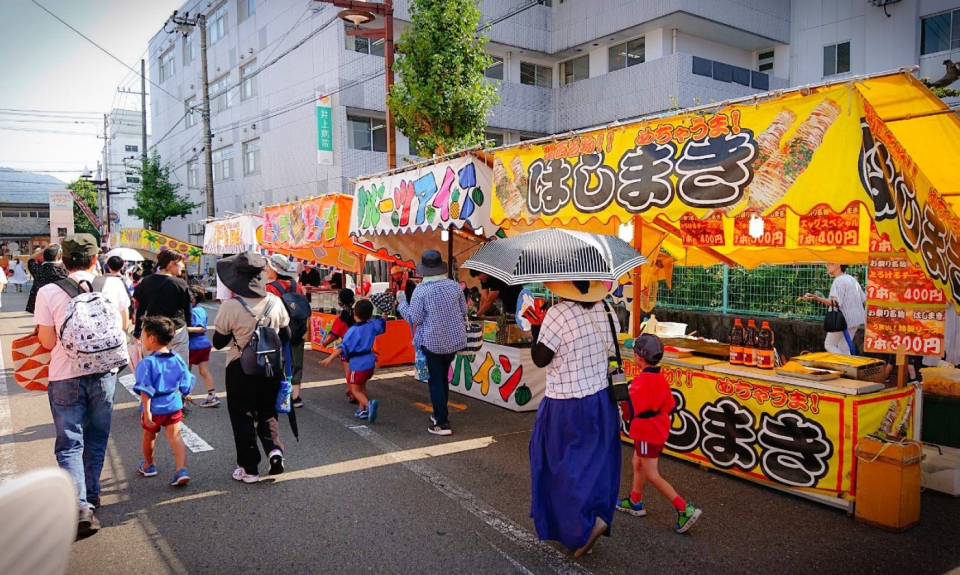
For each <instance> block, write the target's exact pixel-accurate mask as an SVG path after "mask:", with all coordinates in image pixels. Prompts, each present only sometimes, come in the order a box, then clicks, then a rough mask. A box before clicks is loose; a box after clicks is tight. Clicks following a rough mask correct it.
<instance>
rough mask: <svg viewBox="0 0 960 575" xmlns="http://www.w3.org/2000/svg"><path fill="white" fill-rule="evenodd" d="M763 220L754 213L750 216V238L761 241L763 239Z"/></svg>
mask: <svg viewBox="0 0 960 575" xmlns="http://www.w3.org/2000/svg"><path fill="white" fill-rule="evenodd" d="M763 225H764V224H763V218H761V217H760V216H758V215H757V214H756V213H754V214H753V215H752V216H750V228H749V233H750V237H751V238H753V239H755V240H756V239H759V238H762V237H763Z"/></svg>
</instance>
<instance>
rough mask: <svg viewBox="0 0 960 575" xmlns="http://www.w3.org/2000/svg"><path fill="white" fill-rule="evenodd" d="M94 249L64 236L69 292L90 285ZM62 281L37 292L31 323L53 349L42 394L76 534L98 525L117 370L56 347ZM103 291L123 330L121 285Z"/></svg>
mask: <svg viewBox="0 0 960 575" xmlns="http://www.w3.org/2000/svg"><path fill="white" fill-rule="evenodd" d="M98 252H99V250H98V248H97V240H96V239H95V238H94V237H93V236H92V235H90V234H74V235H70V236H67V237H66V238H65V239H64V240H63V264H64V267H65V268H66V271H67V273H68V274H69V275H68V279H69V281H70V282H71V283H72V284H73V285H74V286H75V287H74V290H77V289H78V286H80V285H87V283H88V282H89V284H91V285H92V283H93V280H94V275H93V270H94V269H95V268H96V266H97V253H98ZM62 281H63V280H61V281H60V282H57V283H51V284H47V285H45V286H43V287H42V288H40V291H38V292H37V301H36V310H35V311H34V314H33V321H34V323H35V324H36V325H37V326H38V328H39V330H38V336H39V338H40V343H41V345H43V347H45V348H47V349H49V350H52V351H51V352H50V385H49V387H48V388H47V395H48V397H49V400H50V411H51V412H52V414H53V425H54V427H55V428H56V431H57V438H56V443H55V444H54V453H55V454H56V456H57V463H59V464H60V467H61V468H63V469H64V470H65V471H66V472H67V473H69V474H70V476H71V477H72V478H73V483H74V486H75V487H76V489H77V497H78V507H79V511H80V513H79V522H78V524H77V533H78V534H83V535H86V534H90V533H94V532H96V531H97V530H99V529H100V521H99V520H98V519H97V517H96V516H95V515H94V509H95V508H97V507H100V472H101V471H102V470H103V460H104V456H105V455H106V451H107V440H108V439H109V437H110V423H111V420H112V418H113V394H114V391H115V390H116V385H117V370H116V369H114V370H113V371H109V372H107V373H94V374H90V373H86V370H84V369H83V368H82V366H81V365H79V362H77V361H75V360H71V359H70V357H68V356H67V354H66V352H65V351H64V349H63V347H62V346H61V345H60V339H59V337H58V335H57V334H59V333H60V330H61V328H62V327H63V323H64V320H65V317H66V313H67V307H68V306H69V305H70V301H71V300H72V299H73V297H72V295H71V294H70V293H68V291H67V287H69V286H67V287H64V286H63V285H61V284H62ZM81 291H82V290H81ZM121 292H122V293H121ZM102 293H103V295H104V296H105V297H106V300H107V302H108V303H109V304H110V305H113V306H116V309H117V311H118V312H119V314H118V317H119V318H120V322H122V325H121V326H113V327H119V328H121V329H123V330H126V329H127V326H128V325H129V323H130V315H129V313H128V309H127V308H128V305H129V299H128V296H127V294H126V290H125V289H124V287H123V284H121V283H120V282H115V283H113V282H111V283H110V285H104V286H103V288H102Z"/></svg>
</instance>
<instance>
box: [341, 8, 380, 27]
mask: <svg viewBox="0 0 960 575" xmlns="http://www.w3.org/2000/svg"><path fill="white" fill-rule="evenodd" d="M337 16H339V17H340V19H341V20H343V21H345V22H350V23H351V24H353V25H354V26H356V27H357V28H359V27H360V26H361V25H362V24H366V23H367V22H372V21H373V19H374V18H376V16H374V15H373V14H372V13H370V12H366V11H364V10H343V11H341V12H340V13H339V14H337Z"/></svg>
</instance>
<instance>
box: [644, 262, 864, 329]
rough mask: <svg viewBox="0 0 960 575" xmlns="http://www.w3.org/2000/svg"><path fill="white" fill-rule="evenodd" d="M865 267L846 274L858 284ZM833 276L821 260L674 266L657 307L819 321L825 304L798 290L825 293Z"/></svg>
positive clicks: (659, 296)
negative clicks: (747, 265)
mask: <svg viewBox="0 0 960 575" xmlns="http://www.w3.org/2000/svg"><path fill="white" fill-rule="evenodd" d="M866 272H867V269H866V266H849V267H848V268H847V273H849V274H850V275H852V276H853V277H855V278H857V281H859V282H860V285H861V286H864V285H865V282H866V277H867V273H866ZM832 283H833V278H832V277H830V275H828V274H827V271H826V268H825V267H824V266H823V265H821V264H797V265H769V266H760V267H758V268H756V269H752V270H748V269H744V268H740V267H738V268H728V267H726V266H723V265H717V266H712V267H685V266H676V267H674V268H673V288H672V289H667V287H666V284H665V283H661V285H660V290H659V294H658V301H657V305H658V306H660V307H665V308H673V309H687V310H701V311H717V312H721V313H729V314H744V315H757V316H775V317H796V318H806V319H818V318H821V317H823V314H824V311H825V310H824V307H823V305H821V304H819V303H816V302H808V301H804V300H803V299H802V298H803V294H805V293H808V292H809V293H814V292H820V294H821V295H823V296H824V297H826V296H827V295H828V294H829V293H830V285H831V284H832Z"/></svg>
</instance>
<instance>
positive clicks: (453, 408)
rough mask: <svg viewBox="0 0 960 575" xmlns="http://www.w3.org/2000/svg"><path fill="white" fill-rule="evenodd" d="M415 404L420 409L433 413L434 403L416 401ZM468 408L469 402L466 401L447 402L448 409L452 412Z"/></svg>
mask: <svg viewBox="0 0 960 575" xmlns="http://www.w3.org/2000/svg"><path fill="white" fill-rule="evenodd" d="M413 406H414V407H416V408H417V409H419V410H420V411H424V412H426V413H433V405H431V404H429V403H422V402H420V401H414V402H413ZM466 408H467V404H465V403H454V402H452V401H448V402H447V411H449V412H450V413H457V412H458V411H463V410H465V409H466Z"/></svg>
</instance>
